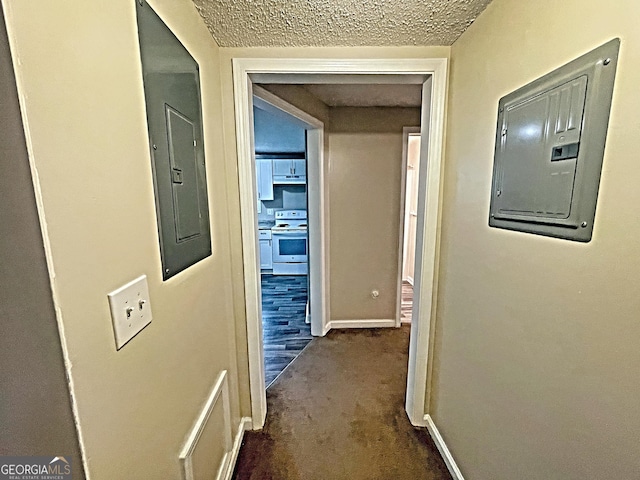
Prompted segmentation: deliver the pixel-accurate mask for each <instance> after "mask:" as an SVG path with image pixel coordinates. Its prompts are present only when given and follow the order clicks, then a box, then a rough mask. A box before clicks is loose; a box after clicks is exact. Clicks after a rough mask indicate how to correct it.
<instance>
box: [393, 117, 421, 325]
mask: <svg viewBox="0 0 640 480" xmlns="http://www.w3.org/2000/svg"><path fill="white" fill-rule="evenodd" d="M402 172H403V175H402V183H401V188H400V191H401V207H400V236H399V239H398V240H399V241H398V244H399V246H400V252H399V255H398V289H397V292H398V293H397V306H396V326H399V325H400V324H401V323H411V318H412V313H413V287H414V283H415V282H414V279H415V259H416V234H417V228H418V193H419V185H420V183H419V182H420V175H419V173H420V129H419V128H415V127H404V128H403V129H402Z"/></svg>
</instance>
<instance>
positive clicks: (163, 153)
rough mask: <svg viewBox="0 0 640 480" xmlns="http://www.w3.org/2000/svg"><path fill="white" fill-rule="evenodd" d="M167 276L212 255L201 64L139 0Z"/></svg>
mask: <svg viewBox="0 0 640 480" xmlns="http://www.w3.org/2000/svg"><path fill="white" fill-rule="evenodd" d="M136 8H137V17H138V35H139V40H140V55H141V58H142V72H143V76H144V92H145V100H146V106H147V123H148V128H149V144H150V151H151V159H152V165H153V175H154V188H155V196H156V213H157V218H158V235H159V238H160V253H161V257H162V276H163V278H164V279H165V280H166V279H167V278H169V277H172V276H173V275H175V274H176V273H178V272H180V271H182V270H184V269H185V268H187V267H189V266H191V265H193V264H194V263H196V262H198V261H199V260H202V259H203V258H205V257H207V256H209V255H211V233H210V229H209V207H208V197H207V185H206V176H205V162H204V143H203V138H202V137H203V135H202V113H201V98H200V78H199V71H198V64H197V63H196V61H195V60H194V59H193V57H191V55H190V54H189V52H188V51H187V50H186V49H185V48H184V46H183V45H182V44H181V43H180V41H179V40H178V39H177V38H176V37H175V36H174V35H173V33H172V32H171V30H169V28H168V27H167V26H166V25H165V24H164V22H163V21H162V20H161V19H160V17H158V15H157V14H156V13H155V12H154V11H153V9H152V8H151V7H150V6H149V5H148V4H147V3H146V2H145V1H144V0H136Z"/></svg>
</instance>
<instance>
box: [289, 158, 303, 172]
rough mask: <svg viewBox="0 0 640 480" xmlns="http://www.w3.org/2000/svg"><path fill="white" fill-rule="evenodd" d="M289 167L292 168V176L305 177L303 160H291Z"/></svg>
mask: <svg viewBox="0 0 640 480" xmlns="http://www.w3.org/2000/svg"><path fill="white" fill-rule="evenodd" d="M291 166H292V168H293V174H294V175H302V176H303V177H306V176H307V162H306V160H305V159H304V158H303V159H300V160H292V161H291Z"/></svg>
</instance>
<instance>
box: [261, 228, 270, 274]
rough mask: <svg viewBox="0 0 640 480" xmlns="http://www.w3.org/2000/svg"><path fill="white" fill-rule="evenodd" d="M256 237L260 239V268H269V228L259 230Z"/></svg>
mask: <svg viewBox="0 0 640 480" xmlns="http://www.w3.org/2000/svg"><path fill="white" fill-rule="evenodd" d="M258 238H259V241H260V270H271V269H272V268H273V251H272V248H271V230H260V231H259V232H258Z"/></svg>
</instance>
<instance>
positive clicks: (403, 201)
mask: <svg viewBox="0 0 640 480" xmlns="http://www.w3.org/2000/svg"><path fill="white" fill-rule="evenodd" d="M411 133H420V127H402V171H401V173H400V225H399V227H398V229H399V231H398V280H397V287H396V327H399V326H400V324H401V323H402V280H403V278H402V277H403V274H404V240H405V239H404V236H405V235H404V234H405V231H404V230H405V218H404V216H405V207H406V205H407V198H406V197H407V163H408V151H409V134H411ZM411 285H413V279H411Z"/></svg>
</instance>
